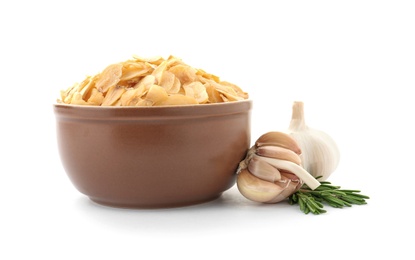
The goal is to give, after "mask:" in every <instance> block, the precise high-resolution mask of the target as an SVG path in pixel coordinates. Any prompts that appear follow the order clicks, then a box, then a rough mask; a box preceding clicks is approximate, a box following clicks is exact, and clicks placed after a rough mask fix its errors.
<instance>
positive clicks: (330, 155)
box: [288, 101, 340, 181]
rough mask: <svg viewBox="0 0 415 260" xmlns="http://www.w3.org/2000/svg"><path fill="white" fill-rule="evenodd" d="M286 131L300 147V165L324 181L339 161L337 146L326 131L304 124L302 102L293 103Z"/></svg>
mask: <svg viewBox="0 0 415 260" xmlns="http://www.w3.org/2000/svg"><path fill="white" fill-rule="evenodd" d="M288 133H289V134H290V135H291V136H292V137H293V138H294V139H295V140H296V141H297V143H298V145H299V146H300V147H301V150H302V152H303V153H302V154H301V156H300V157H301V161H302V166H303V167H304V169H305V170H306V171H308V172H309V173H310V174H311V175H312V176H314V177H320V179H319V180H322V181H324V180H326V179H327V178H328V177H329V176H330V175H331V174H332V173H333V172H334V171H335V170H336V168H337V166H338V164H339V161H340V152H339V148H338V146H337V144H336V142H335V141H334V140H333V139H332V138H331V137H330V136H329V135H328V134H327V133H325V132H323V131H320V130H316V129H314V128H310V127H308V126H307V125H306V123H305V117H304V103H303V102H300V101H296V102H294V104H293V108H292V118H291V122H290V126H289V128H288Z"/></svg>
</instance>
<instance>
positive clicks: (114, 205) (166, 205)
mask: <svg viewBox="0 0 415 260" xmlns="http://www.w3.org/2000/svg"><path fill="white" fill-rule="evenodd" d="M221 195H222V193H220V194H216V195H215V196H212V197H208V198H205V199H201V200H194V201H186V202H177V203H163V202H161V203H154V204H143V203H117V202H112V201H106V200H102V199H100V198H92V197H89V199H90V200H91V201H93V202H94V203H97V204H99V205H102V206H107V207H111V208H123V209H168V208H179V207H188V206H194V205H198V204H202V203H206V202H210V201H213V200H216V199H218V198H219V197H220V196H221Z"/></svg>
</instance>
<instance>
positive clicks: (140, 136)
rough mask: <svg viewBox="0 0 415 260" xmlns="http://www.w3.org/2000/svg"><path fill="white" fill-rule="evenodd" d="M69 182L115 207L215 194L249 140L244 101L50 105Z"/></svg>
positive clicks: (180, 202) (194, 200)
mask: <svg viewBox="0 0 415 260" xmlns="http://www.w3.org/2000/svg"><path fill="white" fill-rule="evenodd" d="M53 108H54V113H55V117H56V126H57V128H56V131H57V143H58V150H59V153H60V158H61V162H62V165H63V168H64V170H65V172H66V174H67V175H68V177H69V179H70V180H71V182H72V183H73V185H74V186H75V187H76V188H77V189H78V190H79V191H80V192H81V193H83V194H85V195H86V196H88V197H89V198H90V199H91V200H92V201H94V202H97V203H99V204H104V205H108V206H114V207H127V208H166V207H179V206H186V205H194V204H198V203H202V202H206V201H210V200H213V199H216V198H218V197H219V196H220V195H221V194H222V193H223V192H224V191H226V190H227V189H229V188H230V187H232V186H233V185H234V184H235V177H236V175H235V171H236V169H237V167H238V163H239V162H240V161H241V160H242V159H243V158H244V156H245V154H246V151H247V149H248V148H249V146H250V114H251V108H252V101H251V100H244V101H236V102H229V103H218V104H205V105H191V106H169V107H94V106H76V105H65V104H54V105H53Z"/></svg>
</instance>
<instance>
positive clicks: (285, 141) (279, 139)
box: [255, 132, 301, 154]
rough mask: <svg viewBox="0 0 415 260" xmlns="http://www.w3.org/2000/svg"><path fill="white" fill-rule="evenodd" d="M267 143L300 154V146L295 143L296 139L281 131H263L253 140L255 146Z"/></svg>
mask: <svg viewBox="0 0 415 260" xmlns="http://www.w3.org/2000/svg"><path fill="white" fill-rule="evenodd" d="M268 145H272V146H280V147H284V148H287V149H289V150H291V151H293V152H295V153H296V154H301V147H300V146H299V145H298V144H297V142H296V140H295V139H293V138H292V137H291V136H290V135H288V134H286V133H283V132H268V133H265V134H263V135H262V136H260V137H259V138H258V140H257V141H256V142H255V146H257V147H261V146H268Z"/></svg>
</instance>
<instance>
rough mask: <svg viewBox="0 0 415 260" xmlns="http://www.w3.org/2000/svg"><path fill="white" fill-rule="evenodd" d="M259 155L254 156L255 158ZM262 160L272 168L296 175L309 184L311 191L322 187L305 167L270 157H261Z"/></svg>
mask: <svg viewBox="0 0 415 260" xmlns="http://www.w3.org/2000/svg"><path fill="white" fill-rule="evenodd" d="M256 156H258V155H254V158H255V157H256ZM261 160H264V161H266V162H268V163H269V164H271V165H272V166H274V167H276V168H278V169H280V170H286V171H289V172H292V173H294V174H295V175H297V176H298V178H300V179H301V180H303V181H304V183H305V184H307V186H308V187H310V189H312V190H314V189H316V188H317V187H318V186H320V182H319V181H317V180H316V179H315V178H314V177H313V176H312V175H311V174H310V173H308V172H307V171H306V170H305V169H304V168H303V167H301V166H299V165H297V164H295V163H293V162H289V161H285V160H280V159H275V158H269V157H261Z"/></svg>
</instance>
